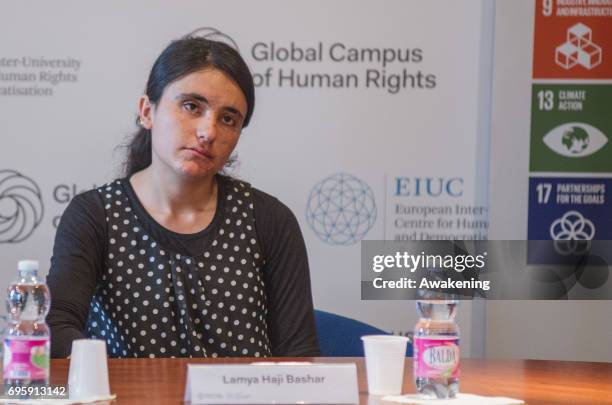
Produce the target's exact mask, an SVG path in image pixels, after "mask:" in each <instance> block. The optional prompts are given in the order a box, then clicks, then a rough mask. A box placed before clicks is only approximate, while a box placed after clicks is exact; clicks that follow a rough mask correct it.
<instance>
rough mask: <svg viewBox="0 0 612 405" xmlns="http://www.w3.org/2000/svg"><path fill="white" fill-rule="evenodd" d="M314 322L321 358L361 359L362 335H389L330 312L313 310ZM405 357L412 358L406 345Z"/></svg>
mask: <svg viewBox="0 0 612 405" xmlns="http://www.w3.org/2000/svg"><path fill="white" fill-rule="evenodd" d="M314 312H315V322H316V324H317V335H318V337H319V346H320V348H321V355H322V356H330V357H363V355H364V353H363V343H362V342H361V336H364V335H390V333H389V332H386V331H384V330H382V329H378V328H376V327H374V326H372V325H368V324H367V323H364V322H361V321H358V320H356V319H352V318H347V317H345V316H341V315H337V314H332V313H330V312H325V311H320V310H315V311H314ZM406 355H407V356H412V345H411V344H410V343H409V344H408V349H407V351H406Z"/></svg>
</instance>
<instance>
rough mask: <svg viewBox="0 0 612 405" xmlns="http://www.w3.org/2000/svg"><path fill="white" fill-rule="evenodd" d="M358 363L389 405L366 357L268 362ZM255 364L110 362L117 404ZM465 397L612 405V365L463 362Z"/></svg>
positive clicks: (61, 370) (160, 399)
mask: <svg viewBox="0 0 612 405" xmlns="http://www.w3.org/2000/svg"><path fill="white" fill-rule="evenodd" d="M270 360H276V361H282V360H286V361H300V360H301V361H316V362H355V363H356V364H357V370H358V375H359V394H360V395H359V396H360V401H361V404H391V403H389V402H382V401H381V400H380V397H374V396H368V394H367V384H366V377H365V367H364V362H363V359H362V358H328V357H319V358H301V359H288V358H285V359H270ZM250 361H253V359H111V360H109V362H108V366H109V374H110V386H111V391H112V392H113V393H114V394H117V399H116V401H113V402H112V405H114V404H139V405H142V404H181V403H182V399H183V395H184V390H185V374H186V364H187V363H227V364H232V363H248V362H250ZM68 367H69V360H52V361H51V383H52V384H58V385H65V384H66V382H67V379H68ZM460 387H461V392H466V393H474V394H480V395H493V396H507V397H512V398H519V399H522V400H524V401H525V402H527V403H528V404H531V405H536V404H537V405H540V404H550V405H564V404H567V405H570V404H571V405H576V404H589V405H595V404H597V405H604V404H610V405H612V363H583V362H564V361H540V360H476V359H462V360H461V384H460ZM403 392H404V393H410V392H414V385H413V384H412V361H411V359H409V358H408V359H406V369H405V374H404V390H403Z"/></svg>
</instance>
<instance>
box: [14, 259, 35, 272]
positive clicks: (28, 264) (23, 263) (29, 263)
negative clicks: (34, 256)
mask: <svg viewBox="0 0 612 405" xmlns="http://www.w3.org/2000/svg"><path fill="white" fill-rule="evenodd" d="M38 268H39V265H38V260H20V261H19V262H18V263H17V270H19V271H38Z"/></svg>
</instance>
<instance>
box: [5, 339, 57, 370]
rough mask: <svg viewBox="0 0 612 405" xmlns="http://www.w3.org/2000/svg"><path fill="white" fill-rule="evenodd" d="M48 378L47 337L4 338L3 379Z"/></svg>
mask: <svg viewBox="0 0 612 405" xmlns="http://www.w3.org/2000/svg"><path fill="white" fill-rule="evenodd" d="M48 378H49V338H48V337H45V338H41V339H38V338H37V339H23V338H22V339H15V338H8V337H7V338H5V339H4V379H5V380H7V379H29V380H46V379H48Z"/></svg>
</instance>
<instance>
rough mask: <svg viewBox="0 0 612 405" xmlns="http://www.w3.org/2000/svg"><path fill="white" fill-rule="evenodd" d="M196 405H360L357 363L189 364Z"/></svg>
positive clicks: (189, 395) (190, 394) (189, 390)
mask: <svg viewBox="0 0 612 405" xmlns="http://www.w3.org/2000/svg"><path fill="white" fill-rule="evenodd" d="M185 401H191V403H192V404H295V403H300V404H312V403H317V404H358V403H359V389H358V387H357V367H356V366H355V364H354V363H334V364H328V363H295V362H292V363H270V362H266V363H263V362H262V363H253V364H188V365H187V385H186V387H185Z"/></svg>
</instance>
